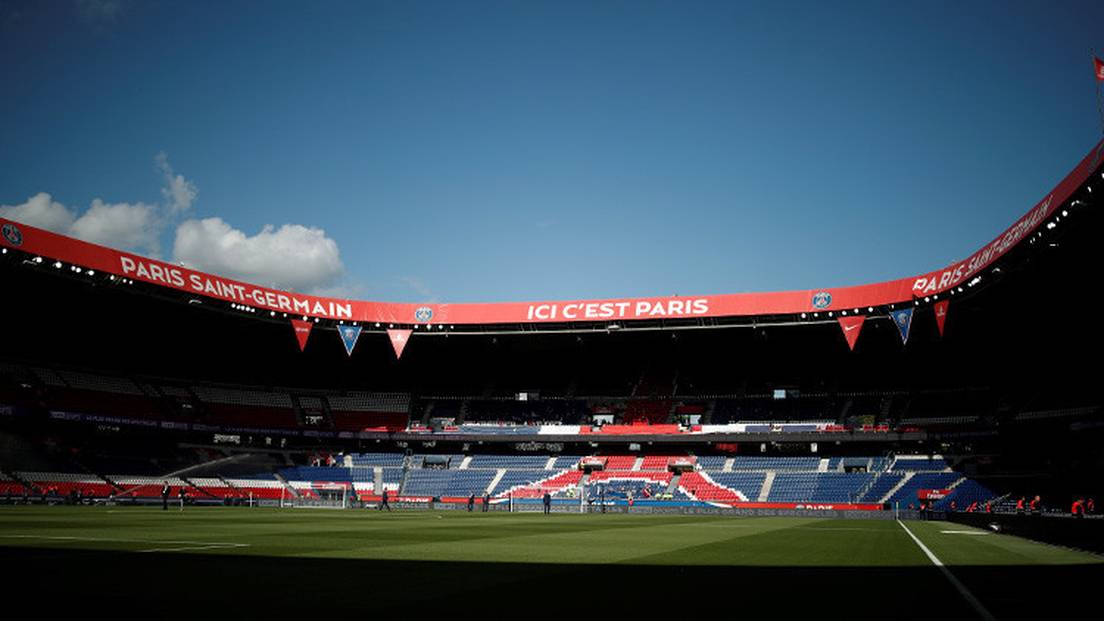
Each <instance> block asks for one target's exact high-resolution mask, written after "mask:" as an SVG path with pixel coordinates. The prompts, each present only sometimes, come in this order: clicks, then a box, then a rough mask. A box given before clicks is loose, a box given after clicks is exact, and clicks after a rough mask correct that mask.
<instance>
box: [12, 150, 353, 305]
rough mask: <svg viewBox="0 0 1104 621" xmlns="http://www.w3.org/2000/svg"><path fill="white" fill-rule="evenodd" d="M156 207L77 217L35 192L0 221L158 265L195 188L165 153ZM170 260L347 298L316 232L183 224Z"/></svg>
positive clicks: (294, 227) (96, 207) (341, 269)
mask: <svg viewBox="0 0 1104 621" xmlns="http://www.w3.org/2000/svg"><path fill="white" fill-rule="evenodd" d="M154 161H155V162H156V165H157V170H158V172H159V173H160V174H161V176H162V178H163V181H164V184H163V186H162V188H161V196H162V198H163V201H162V202H161V203H160V204H154V203H143V202H137V203H107V202H105V201H103V200H101V199H99V198H97V199H95V200H93V201H92V203H91V204H90V205H89V207H88V209H87V210H85V211H84V212H83V213H80V212H79V211H78V210H76V209H71V208H69V207H66V206H65V205H63V204H61V203H59V202H57V201H55V200H54V199H53V197H52V196H51V195H50V194H47V193H46V192H40V193H38V194H36V195H34V196H32V197H30V198H28V199H27V200H26V202H24V203H21V204H19V205H0V217H4V218H8V219H10V220H15V221H17V222H22V223H24V224H28V225H30V226H34V227H38V228H42V229H46V230H49V231H53V232H55V233H60V234H62V235H68V236H69V237H76V238H78V239H83V240H85V241H89V242H92V243H95V244H101V245H104V246H109V247H111V248H117V249H120V250H129V251H133V252H138V253H141V254H145V255H147V256H151V257H154V258H158V257H159V255H160V251H161V240H162V236H163V234H164V233H165V232H166V230H171V227H172V225H173V224H174V223H176V222H179V221H180V219H181V218H182V217H184V216H185V215H186V214H187V213H188V212H190V211H191V209H192V206H193V204H194V203H195V201H196V197H197V196H198V195H199V192H198V190H197V189H196V185H195V184H194V183H192V182H191V181H189V180H187V179H185V178H184V176H183V175H178V174H176V173H175V172H174V171H173V169H172V166H171V165H170V164H169V160H168V157H167V156H166V155H165V154H164V153H159V154H157V157H156V158H154ZM173 260H174V261H176V262H181V263H184V264H185V265H187V266H188V267H191V268H194V269H197V270H200V271H204V272H211V273H214V274H219V275H222V276H226V277H229V278H235V279H239V280H244V281H246V282H251V283H255V284H259V285H267V286H274V287H279V288H281V289H289V290H293V291H301V292H304V293H315V294H318V295H327V294H328V295H330V296H336V297H348V296H345V295H338V294H340V293H351V292H352V291H353V290H354V288H353V287H351V286H350V285H349V284H348V283H346V282H343V280H342V279H343V277H344V275H345V266H344V265H343V264H342V263H341V253H340V251H339V250H338V247H337V242H335V241H334V240H332V239H330V238H329V237H327V236H326V232H325V231H323V230H322V229H319V228H308V227H305V226H302V225H299V224H285V225H283V226H281V227H279V228H276V227H274V226H271V225H268V226H265V227H264V228H263V229H262V230H261V231H260V232H259V233H257V234H256V235H253V236H248V235H246V234H245V233H243V232H242V231H240V230H238V229H235V228H233V227H231V226H230V225H229V224H227V223H226V222H224V221H223V220H222V219H221V218H206V219H203V220H195V219H190V220H185V221H184V222H181V223H180V224H179V225H178V226H177V227H176V236H175V241H174V243H173Z"/></svg>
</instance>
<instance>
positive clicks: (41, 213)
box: [0, 192, 77, 235]
mask: <svg viewBox="0 0 1104 621" xmlns="http://www.w3.org/2000/svg"><path fill="white" fill-rule="evenodd" d="M0 217H3V218H7V219H9V220H15V221H16V222H22V223H23V224H29V225H30V226H36V227H38V228H40V229H46V230H47V231H53V232H55V233H61V234H63V235H67V234H68V233H69V230H70V229H71V228H72V227H73V222H74V221H76V219H77V216H76V214H74V213H73V212H72V211H69V208H68V207H66V206H65V205H62V204H61V203H59V202H56V201H54V199H53V197H51V196H50V195H49V194H47V193H45V192H39V193H38V194H35V195H34V196H32V197H30V198H28V199H27V202H25V203H22V204H20V205H0Z"/></svg>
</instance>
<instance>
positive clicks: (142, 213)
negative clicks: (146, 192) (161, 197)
mask: <svg viewBox="0 0 1104 621" xmlns="http://www.w3.org/2000/svg"><path fill="white" fill-rule="evenodd" d="M163 228H164V224H163V223H162V219H161V215H160V214H159V213H158V208H157V206H156V205H149V204H146V203H134V204H130V203H114V204H107V203H105V202H103V201H102V200H100V199H98V198H97V199H95V200H93V201H92V206H91V207H89V208H88V211H86V212H84V214H83V215H82V216H81V217H79V218H77V220H76V222H74V223H73V226H72V228H71V229H70V232H69V235H72V236H73V237H76V238H77V239H83V240H85V241H89V242H92V243H94V244H101V245H104V246H111V247H112V248H127V249H134V250H142V251H145V252H146V253H148V254H149V255H150V256H154V257H156V256H158V255H160V254H161V231H162V229H163Z"/></svg>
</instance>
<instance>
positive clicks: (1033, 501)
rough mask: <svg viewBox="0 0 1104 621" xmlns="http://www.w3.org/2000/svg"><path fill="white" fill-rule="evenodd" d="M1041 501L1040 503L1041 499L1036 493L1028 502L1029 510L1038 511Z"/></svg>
mask: <svg viewBox="0 0 1104 621" xmlns="http://www.w3.org/2000/svg"><path fill="white" fill-rule="evenodd" d="M1041 503H1042V500H1041V499H1040V498H1039V496H1038V494H1036V495H1035V497H1034V498H1032V499H1031V503H1030V507H1031V512H1032V513H1038V511H1039V505H1040V504H1041Z"/></svg>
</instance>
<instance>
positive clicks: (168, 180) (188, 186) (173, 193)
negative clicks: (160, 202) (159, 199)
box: [154, 152, 199, 215]
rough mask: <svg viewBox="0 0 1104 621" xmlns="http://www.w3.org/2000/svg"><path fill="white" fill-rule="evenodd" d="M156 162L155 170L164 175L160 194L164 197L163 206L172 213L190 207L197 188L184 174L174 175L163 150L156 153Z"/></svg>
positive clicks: (181, 211)
mask: <svg viewBox="0 0 1104 621" xmlns="http://www.w3.org/2000/svg"><path fill="white" fill-rule="evenodd" d="M154 160H155V161H156V162H157V170H159V171H161V174H162V175H164V176H165V187H163V188H161V196H163V197H165V207H166V208H167V209H168V210H169V213H170V214H172V215H177V214H180V213H183V212H185V211H188V210H189V209H191V208H192V203H193V202H194V201H195V199H196V195H198V194H199V190H197V189H196V186H195V184H194V183H192V182H191V181H188V180H187V179H185V178H184V175H174V174H173V169H172V166H170V165H169V157H168V156H167V155H165V153H164V152H161V153H158V154H157V157H156V158H154Z"/></svg>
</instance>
